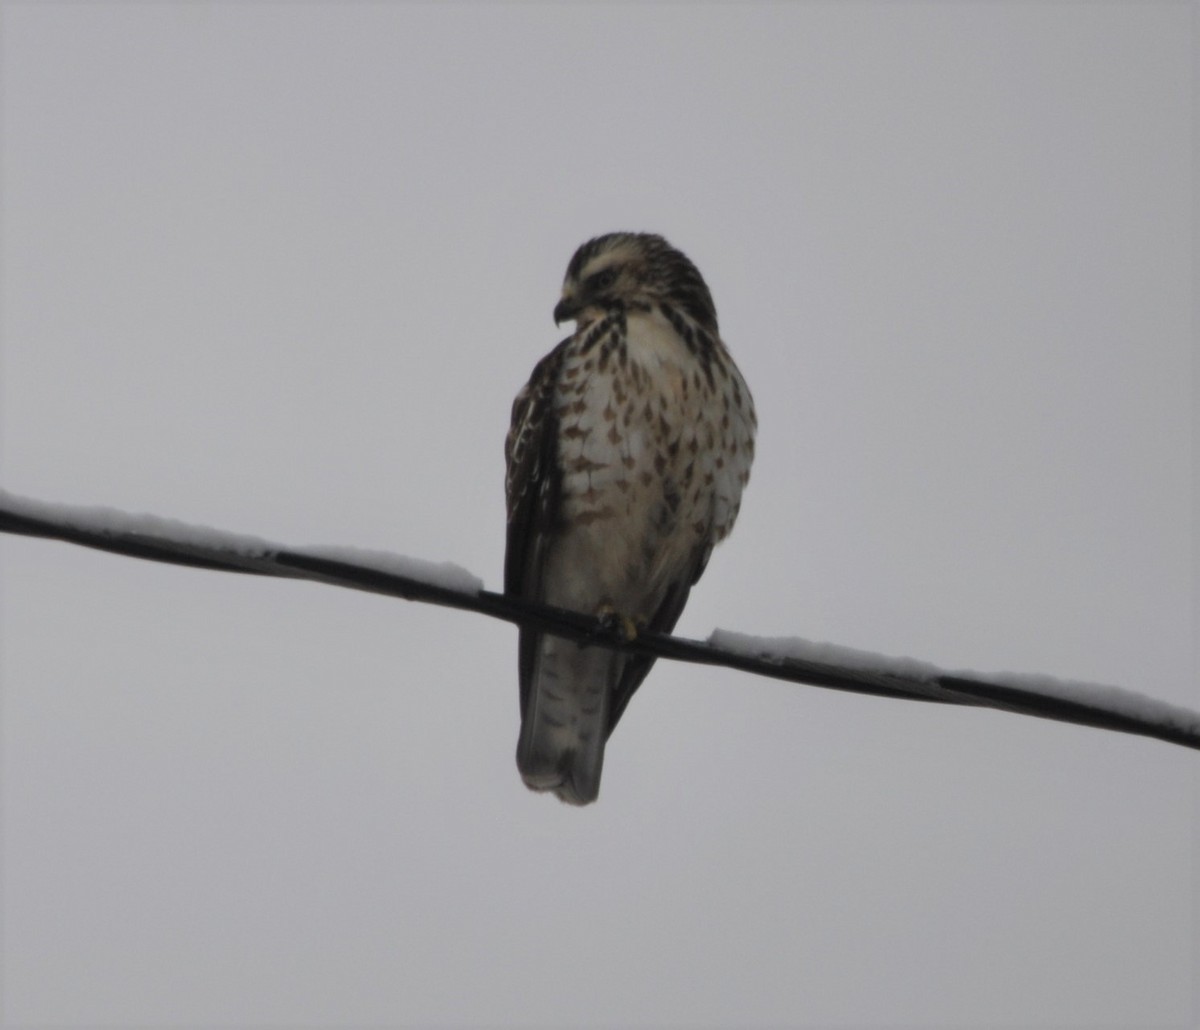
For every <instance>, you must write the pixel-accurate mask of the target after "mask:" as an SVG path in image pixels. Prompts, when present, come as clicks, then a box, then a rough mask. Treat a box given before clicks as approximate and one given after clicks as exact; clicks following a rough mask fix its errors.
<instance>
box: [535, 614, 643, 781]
mask: <svg viewBox="0 0 1200 1030" xmlns="http://www.w3.org/2000/svg"><path fill="white" fill-rule="evenodd" d="M621 665H622V656H621V655H619V654H617V653H616V652H613V651H609V650H607V649H606V648H602V647H580V646H579V645H578V644H574V643H571V642H570V641H569V640H564V639H563V638H561V637H553V636H548V635H547V636H543V637H542V638H541V639H540V640H539V641H538V646H537V650H536V653H535V657H534V662H533V668H532V670H531V676H530V683H529V690H528V694H527V701H526V705H525V711H524V712H523V713H522V720H521V736H520V739H519V740H518V742H517V768H518V769H519V770H520V771H521V778H522V779H523V780H524V781H525V785H526V786H527V787H529V788H530V789H531V790H539V791H554V793H555V794H556V795H557V796H558V797H559V799H560V800H562V801H565V802H567V803H568V804H573V805H586V804H589V803H590V802H592V801H595V800H596V797H597V796H598V795H599V793H600V772H601V769H602V768H603V766H604V744H605V740H606V737H607V727H608V713H609V705H610V703H611V700H612V696H613V691H614V689H615V687H616V683H617V680H618V678H619V677H620V671H621Z"/></svg>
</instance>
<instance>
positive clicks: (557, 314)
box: [554, 297, 579, 325]
mask: <svg viewBox="0 0 1200 1030" xmlns="http://www.w3.org/2000/svg"><path fill="white" fill-rule="evenodd" d="M577 314H579V307H578V305H576V303H575V302H574V301H573V300H568V299H567V298H566V297H563V299H562V300H560V301H559V302H558V303H557V304H555V305H554V324H555V325H559V324H560V323H562V322H566V321H568V320H570V319H572V318H574V317H575V316H576V315H577Z"/></svg>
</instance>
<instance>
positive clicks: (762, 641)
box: [0, 490, 1200, 749]
mask: <svg viewBox="0 0 1200 1030" xmlns="http://www.w3.org/2000/svg"><path fill="white" fill-rule="evenodd" d="M0 532H4V533H12V534H17V535H21V536H35V537H45V538H49V539H55V540H65V541H67V542H69V543H73V544H79V545H81V546H84V547H92V548H97V549H99V550H103V551H111V552H113V553H115V554H122V555H128V556H131V557H135V558H145V559H149V560H151V561H160V562H167V563H170V564H174V565H184V566H189V567H192V568H202V569H211V570H217V571H222V572H241V573H248V574H252V575H259V576H281V577H285V578H289V579H308V580H314V581H316V582H319V583H326V584H329V585H331V586H340V587H346V588H349V589H354V590H365V591H369V592H372V593H377V594H384V595H387V596H389V597H400V598H404V599H405V600H409V601H423V602H426V603H428V604H438V605H443V606H445V607H448V608H458V609H462V610H464V611H472V612H478V613H480V614H483V615H489V616H491V617H493V618H497V619H503V620H504V621H506V622H511V623H514V624H519V625H523V626H535V627H537V628H538V629H543V630H548V631H551V632H553V633H555V634H557V635H560V636H564V637H568V638H571V639H573V640H578V641H581V642H586V643H591V644H595V645H596V646H602V647H610V648H614V649H617V650H623V651H631V652H635V653H638V654H645V655H653V656H655V657H657V658H668V659H672V660H674V661H681V662H691V663H695V664H701V665H718V666H725V667H727V668H731V669H737V670H740V671H742V672H749V673H754V674H755V675H759V676H769V677H772V678H774V679H781V680H789V681H791V682H795V683H804V684H808V685H809V686H817V687H827V688H830V689H834V690H843V691H849V692H851V693H857V694H871V695H876V696H880V697H891V698H899V699H904V700H910V701H935V702H939V703H942V704H957V705H976V706H983V707H989V708H999V709H1002V710H1004V711H1009V712H1014V713H1017V714H1021V715H1033V716H1038V717H1040V718H1045V719H1055V720H1058V721H1060V722H1070V723H1076V724H1079V725H1083V726H1094V727H1098V728H1101V729H1107V730H1115V731H1118V732H1121V733H1133V734H1138V735H1141V736H1146V737H1154V738H1156V739H1158V740H1165V741H1168V742H1170V743H1172V744H1180V745H1182V746H1184V747H1190V748H1197V749H1200V713H1198V712H1194V711H1191V710H1189V709H1186V708H1180V707H1177V706H1175V705H1169V704H1166V703H1165V702H1162V701H1157V700H1155V699H1153V698H1150V697H1147V696H1145V695H1143V694H1138V693H1135V692H1133V691H1130V690H1123V689H1121V688H1118V687H1109V686H1103V685H1099V684H1088V683H1070V682H1066V681H1062V680H1056V679H1052V678H1050V677H1044V676H1029V675H1016V674H1013V675H1008V674H1006V675H1002V676H993V675H982V674H979V673H973V672H961V673H960V672H949V671H946V670H942V669H939V668H937V667H935V666H932V665H929V664H927V663H924V662H917V661H914V660H912V659H906V658H890V657H886V656H883V655H877V654H872V653H870V652H864V651H856V650H851V649H849V648H842V647H837V646H835V645H831V644H818V643H813V642H811V641H805V640H798V639H792V640H773V639H768V638H761V637H750V636H745V635H742V634H737V633H730V632H728V631H724V630H717V631H715V632H714V633H713V634H712V635H711V636H710V637H709V639H708V641H699V640H687V639H685V638H682V637H675V636H669V635H666V634H662V633H653V632H649V631H646V632H642V633H639V634H638V635H637V636H636V637H635V638H634V639H632V640H628V639H626V638H625V636H624V635H623V634H622V633H621V632H620V631H619V630H618V629H616V628H614V627H613V626H612V625H610V624H609V623H608V622H605V621H603V620H600V619H597V618H594V617H592V616H588V615H583V614H580V613H578V612H571V611H567V610H565V609H561V608H554V607H551V606H549V605H544V604H537V603H534V602H530V601H523V600H520V599H518V598H512V597H506V596H504V595H503V594H498V593H494V592H493V591H490V590H486V589H484V587H483V582H482V581H481V580H479V579H477V578H476V577H474V576H472V575H471V574H470V573H469V572H467V571H466V570H464V569H462V568H459V567H458V566H455V565H451V564H436V563H432V562H427V561H423V560H420V559H415V558H406V557H403V556H400V555H394V554H390V553H386V552H376V551H361V550H356V549H353V548H334V547H319V548H291V547H287V546H285V545H283V544H277V543H273V542H271V541H268V540H263V539H261V538H258V537H252V536H245V535H242V534H237V533H227V532H223V531H220V530H215V529H209V528H207V527H202V526H195V525H190V524H188V523H183V522H178V521H175V520H170V519H161V518H158V517H156V516H152V515H130V514H127V513H125V512H121V511H117V510H114V509H111V508H84V507H76V506H73V505H62V504H47V503H44V502H41V501H35V500H31V499H29V498H23V497H18V496H16V495H14V494H10V493H7V492H5V491H2V490H0Z"/></svg>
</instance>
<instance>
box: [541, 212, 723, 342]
mask: <svg viewBox="0 0 1200 1030" xmlns="http://www.w3.org/2000/svg"><path fill="white" fill-rule="evenodd" d="M658 302H665V303H669V304H672V305H673V306H675V307H676V308H678V309H679V310H681V311H682V312H684V313H685V314H687V315H688V316H690V317H691V318H692V319H694V320H695V321H696V322H697V323H699V324H700V325H702V326H704V327H705V328H707V329H710V330H711V331H712V332H714V333H715V332H716V330H717V312H716V308H715V306H714V305H713V299H712V295H711V294H710V293H709V291H708V287H707V286H706V285H705V283H704V279H703V278H702V277H701V275H700V272H699V270H698V269H697V268H696V266H695V265H694V264H692V262H691V261H689V260H688V258H687V257H686V256H685V255H684V254H683V253H681V252H680V251H678V250H676V249H675V248H674V247H672V246H671V245H670V244H669V243H668V242H667V241H666V240H664V239H663V238H662V237H661V236H655V235H654V234H652V233H632V232H614V233H609V234H608V235H606V236H597V237H596V238H595V239H592V240H588V242H587V243H585V244H583V245H582V246H581V247H580V248H579V249H578V250H577V251H575V256H574V257H572V258H571V262H570V264H568V265H567V274H566V276H565V278H564V279H563V288H562V299H561V300H559V302H558V305H557V306H556V307H555V309H554V322H555V324H556V325H557V324H558V323H560V322H564V321H567V320H568V319H575V321H576V322H577V323H578V324H580V325H582V324H585V323H587V322H590V321H592V320H593V319H595V318H598V317H602V316H603V315H605V314H607V313H608V312H610V311H629V310H631V309H638V308H640V309H642V310H650V309H651V308H652V306H653V305H654V304H655V303H658Z"/></svg>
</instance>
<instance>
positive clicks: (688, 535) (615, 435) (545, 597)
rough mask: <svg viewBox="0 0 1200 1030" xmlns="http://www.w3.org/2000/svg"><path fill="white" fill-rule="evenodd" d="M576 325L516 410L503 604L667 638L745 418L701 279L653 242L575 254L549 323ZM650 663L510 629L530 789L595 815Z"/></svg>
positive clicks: (707, 545)
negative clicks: (605, 773) (515, 635)
mask: <svg viewBox="0 0 1200 1030" xmlns="http://www.w3.org/2000/svg"><path fill="white" fill-rule="evenodd" d="M571 319H573V320H574V321H575V332H574V334H573V335H571V336H569V337H567V339H565V340H563V341H562V342H561V343H560V344H559V345H558V346H557V347H555V348H554V350H552V351H551V352H550V353H549V354H547V355H546V356H545V357H544V358H543V359H542V360H541V361H540V362H538V364H537V366H536V367H535V368H534V370H533V374H532V376H531V377H530V379H529V382H528V383H527V384H526V385H525V386H524V387H523V388H522V389H521V391H520V393H518V394H517V398H516V400H515V401H514V402H513V410H512V425H511V427H510V429H509V432H508V437H507V440H506V442H505V458H506V460H507V480H506V484H505V485H506V489H505V493H506V497H507V502H508V533H507V543H506V549H505V556H504V589H505V593H506V594H508V595H510V596H513V597H519V598H524V599H529V600H536V601H541V602H544V603H546V604H551V605H556V606H558V607H561V608H569V609H572V610H574V611H578V612H583V613H585V614H589V615H602V616H608V617H610V618H617V619H618V620H619V621H620V624H623V625H625V626H626V627H629V628H630V630H631V631H633V630H634V629H635V628H636V627H639V626H640V627H648V628H649V629H651V630H656V631H659V632H663V633H669V632H670V631H671V629H672V628H674V626H675V622H676V620H678V618H679V615H680V612H682V611H683V606H684V604H685V603H686V601H687V598H688V593H689V591H690V590H691V588H692V584H694V583H695V582H696V580H697V579H699V578H700V574H701V573H702V572H703V571H704V566H705V564H706V563H707V562H708V558H709V555H710V554H711V553H712V549H713V547H714V545H716V544H717V542H718V541H720V540H722V539H723V538H724V537H725V536H726V535H727V534H728V533H729V531H730V529H731V528H732V527H733V522H734V519H735V518H737V513H738V507H739V505H740V503H741V497H742V489H743V488H744V487H745V485H746V483H747V481H748V480H749V478H750V462H751V460H752V459H753V457H754V431H755V426H756V418H755V413H754V403H753V401H752V400H751V398H750V391H749V390H748V389H747V387H746V383H745V381H744V380H743V379H742V376H741V373H740V372H738V370H737V366H735V365H734V363H733V359H732V358H731V357H730V356H729V352H728V351H727V350H726V349H725V345H724V344H723V343H722V342H721V337H720V336H719V334H718V331H717V313H716V309H715V307H714V306H713V300H712V296H711V294H710V293H709V291H708V287H707V286H706V285H705V283H704V280H703V278H701V276H700V272H699V270H698V269H697V268H696V266H695V265H694V264H692V262H691V261H690V260H688V258H686V257H685V256H684V255H683V254H682V253H680V252H679V251H678V250H676V249H675V248H674V247H672V246H671V245H670V244H669V243H667V241H666V240H664V239H663V238H662V237H661V236H654V235H651V234H648V233H628V232H617V233H610V234H608V235H606V236H599V237H597V238H596V239H593V240H589V241H588V242H587V243H585V244H583V245H582V246H581V247H580V248H579V249H578V250H577V251H576V252H575V255H574V257H572V258H571V262H570V264H569V265H568V266H567V274H566V277H565V279H564V281H563V287H562V299H561V300H560V301H559V302H558V306H557V307H555V309H554V321H555V324H558V323H560V322H563V321H566V320H571ZM653 664H654V659H653V658H647V657H643V656H641V655H631V654H625V653H620V652H617V651H612V650H609V649H608V648H605V647H603V646H600V645H592V646H588V645H579V644H576V643H573V642H572V641H569V640H566V639H564V638H562V637H556V636H553V635H552V634H548V633H543V632H539V631H538V630H534V629H527V628H522V629H521V631H520V642H519V675H520V687H521V691H520V698H521V734H520V739H519V741H518V744H517V767H518V769H519V770H520V772H521V777H522V778H523V779H524V781H525V784H526V785H527V786H528V787H529V788H530V789H532V790H538V791H553V792H554V793H555V794H557V795H558V797H559V798H560V799H562V800H563V801H566V802H568V803H570V804H575V805H586V804H588V803H589V802H592V801H595V800H596V796H597V794H598V793H599V790H600V770H601V766H602V765H603V762H604V745H605V743H606V741H607V740H608V737H609V735H610V734H611V733H612V731H613V728H614V727H615V726H616V724H617V721H618V720H619V719H620V718H621V713H622V712H624V710H625V706H626V705H627V704H629V699H630V697H632V696H633V692H634V691H635V690H637V688H638V685H639V684H640V683H641V682H642V680H643V679H645V678H646V674H647V673H648V672H649V671H650V667H651V666H652V665H653Z"/></svg>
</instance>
